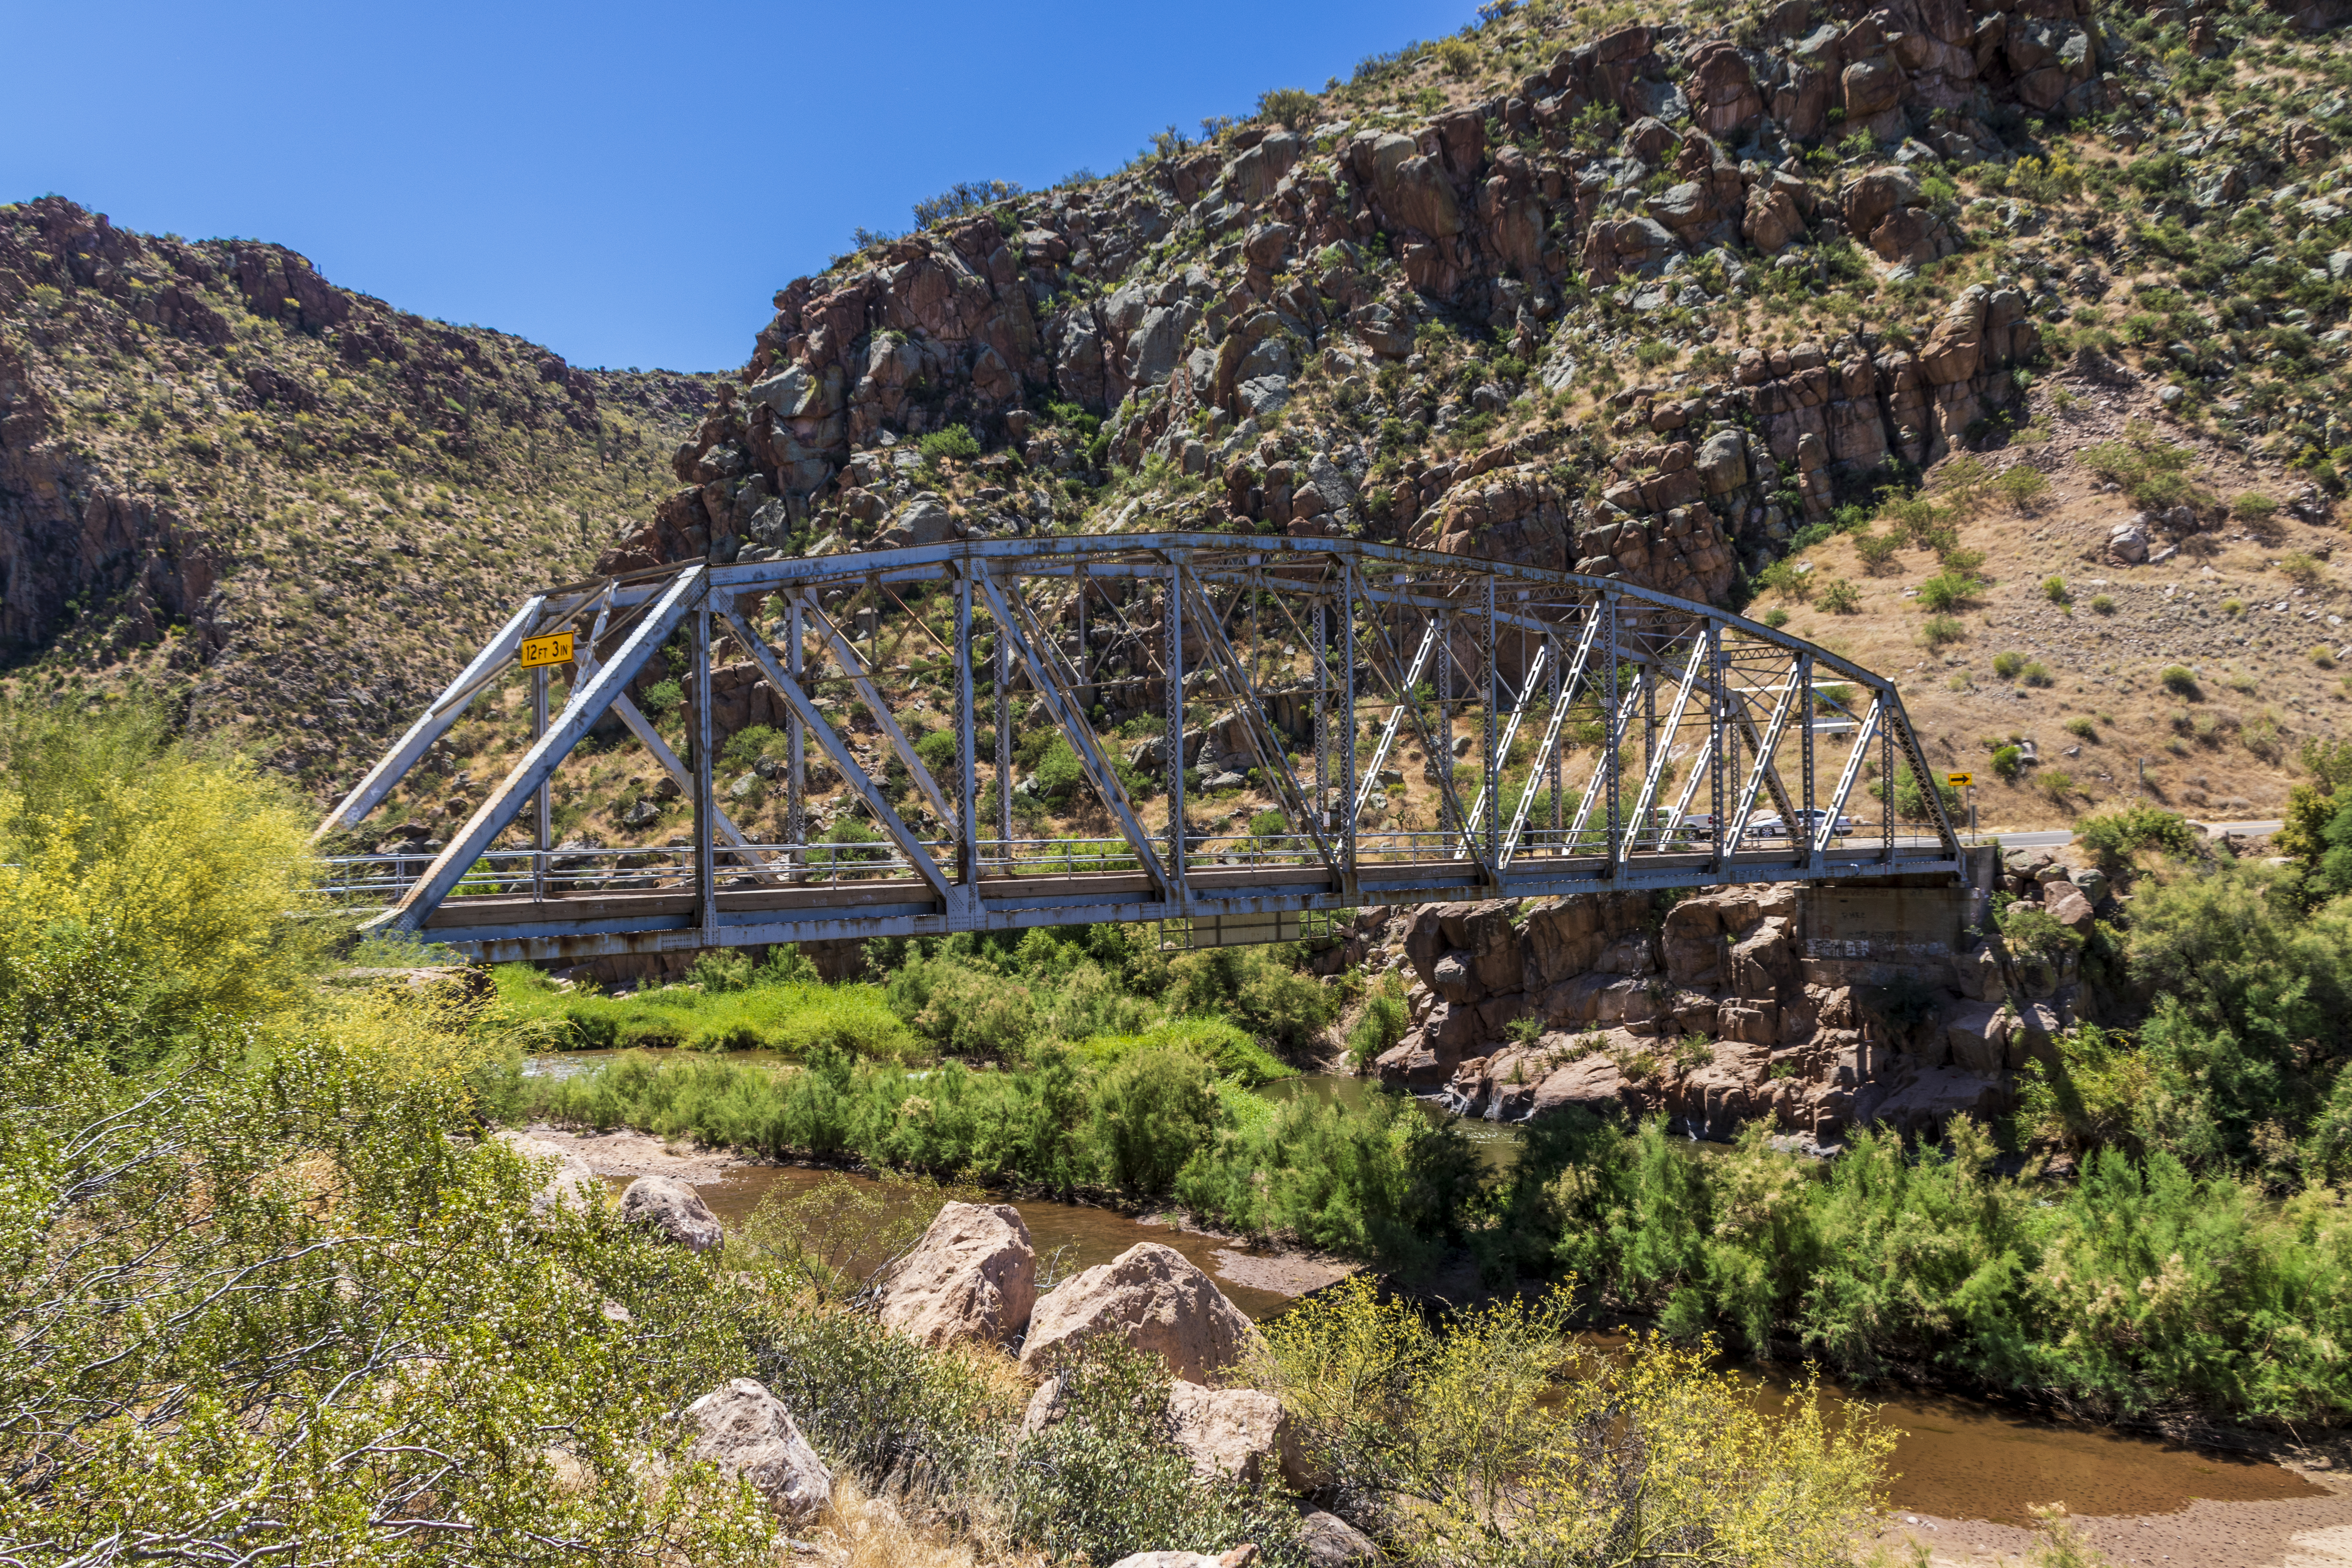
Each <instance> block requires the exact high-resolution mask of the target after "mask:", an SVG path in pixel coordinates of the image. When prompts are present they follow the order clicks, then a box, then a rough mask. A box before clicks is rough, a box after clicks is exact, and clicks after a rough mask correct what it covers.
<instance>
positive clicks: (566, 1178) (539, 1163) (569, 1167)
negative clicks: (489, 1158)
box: [489, 1128, 604, 1214]
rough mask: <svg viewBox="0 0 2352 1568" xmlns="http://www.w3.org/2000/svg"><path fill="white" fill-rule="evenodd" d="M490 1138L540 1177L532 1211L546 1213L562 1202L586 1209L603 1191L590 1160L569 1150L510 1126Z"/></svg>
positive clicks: (562, 1203) (532, 1201) (568, 1205)
mask: <svg viewBox="0 0 2352 1568" xmlns="http://www.w3.org/2000/svg"><path fill="white" fill-rule="evenodd" d="M489 1141H490V1142H493V1143H498V1144H501V1145H503V1146H504V1147H506V1148H507V1149H509V1150H511V1151H513V1152H514V1153H515V1155H516V1157H518V1158H519V1159H520V1160H521V1161H522V1162H523V1163H525V1164H527V1165H529V1166H530V1169H531V1173H532V1174H533V1175H534V1176H536V1177H537V1178H538V1185H537V1187H536V1188H535V1189H534V1190H533V1192H532V1194H531V1198H530V1212H531V1213H533V1214H544V1213H545V1212H546V1211H547V1210H549V1209H550V1208H552V1207H555V1206H557V1205H563V1206H566V1207H570V1208H576V1209H585V1208H587V1207H588V1206H589V1205H593V1203H594V1202H595V1201H596V1199H597V1196H598V1194H601V1193H603V1192H604V1184H603V1183H602V1182H600V1181H598V1180H597V1179H596V1173H595V1172H593V1171H592V1170H590V1169H589V1168H588V1162H587V1161H585V1160H583V1159H582V1158H581V1157H580V1156H579V1155H577V1154H575V1153H573V1152H572V1151H571V1150H569V1149H566V1148H563V1147H562V1146H560V1145H558V1144H554V1143H550V1142H547V1141H546V1140H545V1139H543V1138H533V1137H531V1136H530V1134H529V1133H527V1132H517V1131H514V1130H513V1129H511V1128H508V1129H506V1130H504V1131H498V1132H493V1133H491V1134H490V1139H489Z"/></svg>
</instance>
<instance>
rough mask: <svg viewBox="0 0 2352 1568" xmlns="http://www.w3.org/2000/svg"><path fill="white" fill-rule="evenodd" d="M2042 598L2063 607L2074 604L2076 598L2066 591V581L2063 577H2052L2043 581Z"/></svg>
mask: <svg viewBox="0 0 2352 1568" xmlns="http://www.w3.org/2000/svg"><path fill="white" fill-rule="evenodd" d="M2042 597H2043V598H2045V599H2047V600H2049V601H2050V602H2051V603H2052V604H2053V605H2062V606H2063V605H2071V604H2073V603H2074V595H2072V594H2070V593H2068V592H2067V591H2066V579H2065V578H2063V577H2057V576H2051V577H2044V578H2043V579H2042Z"/></svg>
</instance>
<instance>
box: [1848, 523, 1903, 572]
mask: <svg viewBox="0 0 2352 1568" xmlns="http://www.w3.org/2000/svg"><path fill="white" fill-rule="evenodd" d="M1850 537H1852V539H1853V552H1854V554H1855V556H1856V557H1857V558H1858V559H1860V561H1861V562H1862V569H1863V570H1864V571H1865V572H1867V573H1869V574H1871V575H1873V576H1876V575H1877V574H1879V572H1881V571H1882V570H1884V569H1885V567H1886V566H1888V565H1889V564H1891V563H1893V562H1894V560H1895V551H1896V550H1898V549H1900V548H1901V547H1902V544H1903V541H1902V540H1901V539H1899V538H1898V537H1896V536H1895V535H1894V534H1892V533H1869V532H1863V533H1856V534H1853V535H1851V536H1850Z"/></svg>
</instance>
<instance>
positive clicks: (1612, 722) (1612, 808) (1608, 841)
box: [1601, 594, 1625, 876]
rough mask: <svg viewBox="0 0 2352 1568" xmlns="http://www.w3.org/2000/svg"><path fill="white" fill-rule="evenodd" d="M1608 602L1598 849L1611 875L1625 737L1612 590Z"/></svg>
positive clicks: (1615, 862) (1616, 855)
mask: <svg viewBox="0 0 2352 1568" xmlns="http://www.w3.org/2000/svg"><path fill="white" fill-rule="evenodd" d="M1608 606H1609V621H1608V637H1609V646H1608V653H1609V674H1608V685H1607V688H1606V689H1607V692H1608V696H1607V698H1606V699H1605V700H1606V703H1607V706H1606V707H1604V708H1603V709H1602V710H1601V745H1602V746H1603V747H1604V748H1606V750H1605V751H1604V752H1602V754H1601V768H1602V770H1603V771H1604V772H1605V773H1607V774H1608V780H1607V784H1608V790H1609V798H1608V800H1607V802H1606V803H1605V804H1606V805H1607V806H1608V809H1609V816H1608V817H1607V826H1605V827H1604V828H1603V829H1602V833H1603V835H1604V837H1603V841H1602V844H1601V853H1602V854H1604V855H1606V856H1608V857H1609V870H1610V874H1611V875H1612V876H1614V875H1615V874H1616V871H1617V862H1618V854H1617V833H1618V822H1617V813H1618V810H1619V805H1618V800H1617V784H1618V778H1617V773H1618V767H1617V753H1618V752H1622V751H1623V750H1624V749H1625V737H1624V728H1623V726H1624V719H1623V716H1622V714H1621V713H1620V712H1619V709H1620V707H1621V706H1622V704H1621V703H1620V702H1619V700H1618V697H1617V595H1614V594H1612V595H1609V596H1608Z"/></svg>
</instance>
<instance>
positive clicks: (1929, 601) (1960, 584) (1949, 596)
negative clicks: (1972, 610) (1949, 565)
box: [1918, 570, 1984, 614]
mask: <svg viewBox="0 0 2352 1568" xmlns="http://www.w3.org/2000/svg"><path fill="white" fill-rule="evenodd" d="M1983 586H1984V584H1981V583H1979V582H1978V581H1977V579H1976V578H1975V577H1974V576H1973V575H1971V574H1968V573H1965V572H1954V571H1950V570H1946V571H1942V572H1938V573H1937V574H1935V575H1934V576H1932V577H1930V578H1928V579H1927V581H1926V582H1924V583H1922V584H1919V600H1918V602H1919V607H1920V608H1922V609H1924V610H1931V611H1934V612H1936V613H1937V614H1941V613H1943V612H1944V611H1947V610H1953V609H1958V607H1960V606H1961V605H1965V604H1967V603H1969V601H1970V600H1972V599H1974V598H1975V597H1976V595H1977V592H1978V590H1979V589H1980V588H1982V587H1983Z"/></svg>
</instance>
